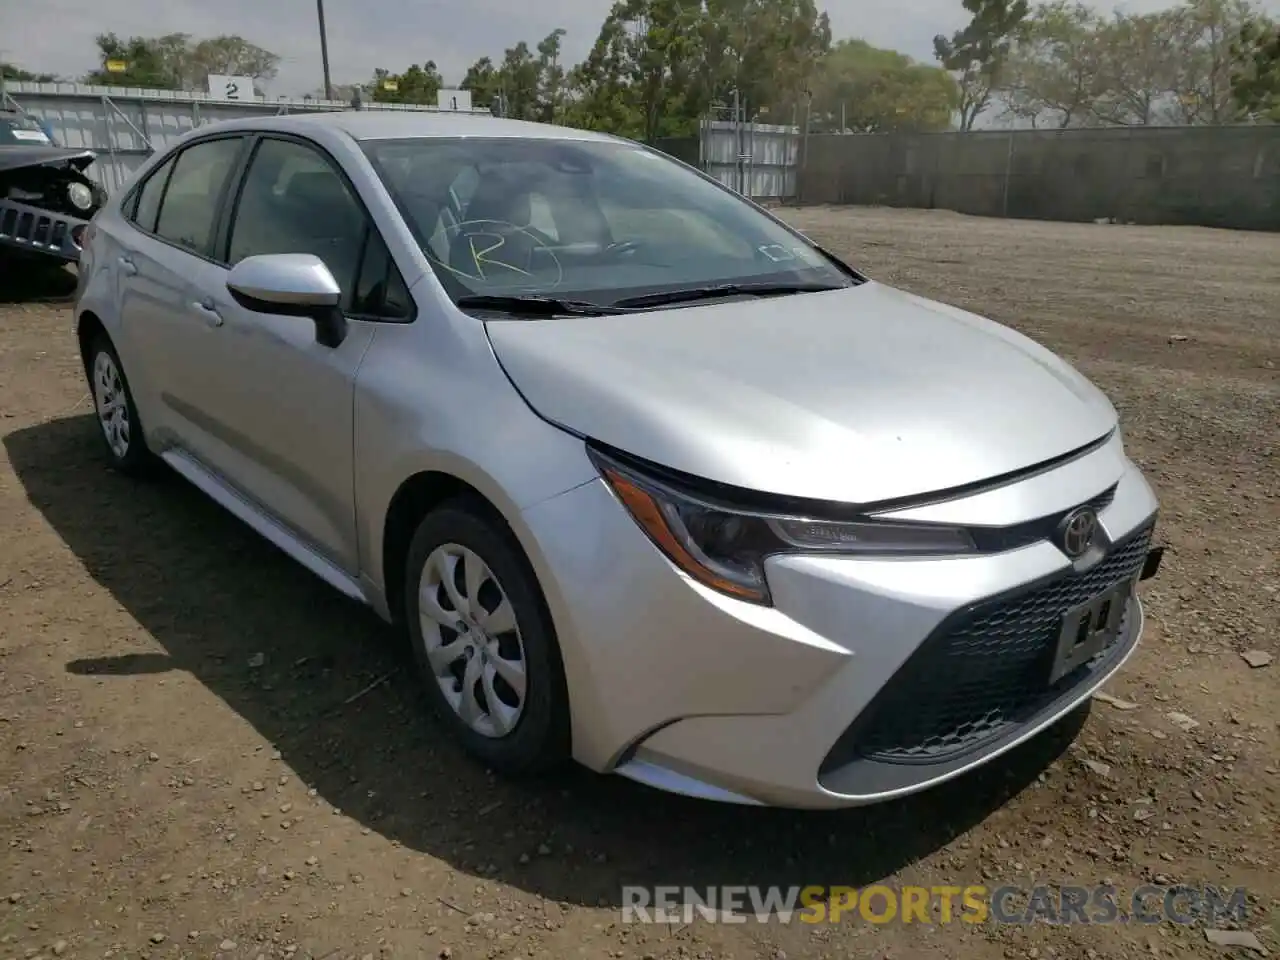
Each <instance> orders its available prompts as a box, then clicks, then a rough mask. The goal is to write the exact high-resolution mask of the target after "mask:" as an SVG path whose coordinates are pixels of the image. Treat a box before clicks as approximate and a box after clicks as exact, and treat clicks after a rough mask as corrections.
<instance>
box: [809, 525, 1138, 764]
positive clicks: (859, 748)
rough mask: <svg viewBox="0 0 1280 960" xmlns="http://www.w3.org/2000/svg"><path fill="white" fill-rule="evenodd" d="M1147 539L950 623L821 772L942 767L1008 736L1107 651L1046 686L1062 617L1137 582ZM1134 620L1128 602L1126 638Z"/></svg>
mask: <svg viewBox="0 0 1280 960" xmlns="http://www.w3.org/2000/svg"><path fill="white" fill-rule="evenodd" d="M1151 534H1152V531H1151V530H1150V529H1146V530H1143V531H1142V532H1140V533H1138V534H1137V535H1135V536H1133V537H1131V538H1129V539H1128V540H1126V541H1125V542H1124V543H1122V544H1118V545H1117V546H1115V547H1113V548H1112V552H1111V554H1110V555H1109V556H1108V557H1107V558H1106V559H1105V560H1103V561H1102V562H1101V563H1099V564H1098V565H1097V566H1095V567H1093V568H1092V569H1090V570H1087V571H1085V572H1084V573H1080V574H1075V573H1072V574H1068V575H1067V576H1065V577H1062V578H1059V579H1057V580H1054V581H1052V582H1049V583H1046V584H1042V585H1040V586H1038V587H1035V588H1033V589H1032V590H1030V591H1029V592H1027V593H1023V594H1020V595H1017V596H1013V597H1007V598H1003V599H999V600H994V601H990V602H988V603H985V604H981V605H979V606H977V607H975V608H974V609H972V610H970V611H969V612H968V613H966V614H964V615H963V616H962V617H961V618H960V619H958V620H954V621H952V622H950V623H947V624H944V625H943V627H942V628H941V630H940V631H939V632H938V633H935V634H934V635H933V636H932V637H930V639H929V640H927V641H925V643H923V644H922V645H921V647H920V649H919V650H917V651H916V652H915V653H914V654H913V655H912V656H911V658H910V659H909V660H908V661H907V662H906V663H905V664H904V665H903V666H902V667H901V668H900V669H899V670H898V672H897V673H895V674H894V675H893V677H892V678H891V679H890V680H889V682H888V683H887V684H886V685H885V687H884V688H883V689H882V690H881V691H880V693H879V694H878V695H877V696H876V698H875V699H874V700H873V701H872V703H871V704H870V705H869V706H868V707H867V709H865V710H864V711H863V712H862V713H861V714H860V715H859V716H858V718H857V720H855V721H854V724H853V726H851V727H850V728H849V729H848V730H847V731H845V733H844V735H842V736H841V738H840V739H839V740H838V741H837V742H836V745H835V747H833V748H832V750H831V753H830V754H829V755H828V757H827V759H826V761H825V762H824V763H823V770H824V772H825V771H828V770H832V769H835V768H837V767H840V766H843V765H844V764H847V763H849V762H852V761H854V760H859V759H865V760H879V761H881V762H890V763H938V762H940V761H942V760H945V759H947V758H949V757H953V756H955V755H957V754H960V753H965V752H968V751H970V750H973V749H976V748H977V747H979V746H981V745H983V744H984V743H986V742H988V741H990V740H993V739H995V738H997V737H999V736H1000V735H1001V734H1004V733H1007V732H1009V730H1010V728H1012V727H1014V726H1016V725H1018V724H1020V723H1022V722H1024V721H1025V720H1026V719H1028V718H1029V717H1031V716H1032V715H1033V714H1035V713H1036V712H1037V711H1038V710H1040V709H1042V708H1043V707H1045V706H1047V705H1048V704H1049V703H1051V702H1052V701H1053V700H1055V699H1057V698H1058V697H1059V696H1061V695H1062V694H1063V693H1064V692H1066V691H1067V690H1069V689H1070V688H1072V687H1074V686H1076V685H1077V684H1079V683H1081V682H1082V681H1083V680H1085V679H1086V678H1087V676H1088V675H1089V674H1090V673H1091V672H1092V671H1093V670H1095V669H1097V666H1098V663H1099V662H1102V661H1105V659H1106V655H1107V653H1108V652H1111V651H1103V652H1102V654H1100V656H1099V657H1098V658H1095V660H1094V661H1093V662H1091V663H1086V664H1083V665H1081V666H1080V667H1079V668H1077V669H1076V670H1075V671H1073V672H1072V673H1070V674H1068V675H1067V676H1065V677H1063V678H1062V679H1061V680H1059V681H1058V682H1057V683H1056V684H1054V685H1053V686H1050V685H1049V683H1048V681H1049V673H1050V668H1051V665H1052V661H1053V655H1054V650H1055V648H1056V645H1057V641H1058V631H1059V629H1060V626H1061V620H1062V617H1063V615H1064V614H1066V612H1067V611H1068V610H1070V609H1071V608H1072V607H1074V606H1076V605H1078V604H1081V603H1084V602H1085V601H1087V600H1089V599H1090V598H1092V597H1094V596H1095V595H1097V594H1098V593H1100V592H1102V591H1103V590H1105V589H1107V588H1108V587H1110V586H1112V585H1114V584H1117V583H1119V582H1120V581H1122V580H1124V579H1127V578H1130V577H1134V576H1136V575H1137V573H1138V571H1139V569H1140V568H1141V566H1142V562H1143V559H1144V558H1145V557H1146V554H1147V550H1148V548H1149V546H1150V543H1151ZM1131 615H1132V603H1131V604H1130V610H1127V611H1126V612H1125V621H1126V622H1125V623H1124V624H1123V625H1122V628H1121V630H1120V631H1119V636H1120V637H1124V636H1127V634H1128V630H1127V627H1128V623H1127V621H1128V619H1129V617H1130V616H1131ZM1113 646H1114V644H1113Z"/></svg>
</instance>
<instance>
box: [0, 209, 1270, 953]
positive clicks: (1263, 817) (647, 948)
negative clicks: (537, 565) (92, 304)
mask: <svg viewBox="0 0 1280 960" xmlns="http://www.w3.org/2000/svg"><path fill="white" fill-rule="evenodd" d="M784 215H785V216H786V217H788V218H789V219H790V220H792V221H793V222H794V223H796V224H797V225H798V226H800V228H801V229H803V230H805V231H806V232H808V233H809V234H810V235H811V236H812V237H813V238H814V239H816V240H818V241H819V242H821V243H823V244H824V245H826V246H828V247H829V248H830V249H832V250H833V251H836V252H838V253H840V254H842V255H845V256H847V257H848V258H849V259H850V260H851V261H852V262H854V263H855V264H857V265H859V266H861V267H863V268H864V269H866V270H867V271H869V272H870V273H872V274H873V275H874V276H876V277H877V278H879V279H882V280H885V281H887V282H890V283H894V284H896V285H899V286H902V287H905V288H908V289H910V290H912V291H915V292H918V293H921V294H925V295H928V296H933V297H936V298H939V299H942V300H946V301H950V302H953V303H956V304H959V305H961V306H964V307H967V308H970V309H974V310H977V311H980V312H983V313H986V314H988V315H990V316H992V317H994V318H995V319H997V320H1000V321H1002V322H1006V323H1009V324H1011V325H1013V326H1015V327H1017V328H1018V329H1020V330H1022V331H1024V332H1026V333H1028V334H1030V335H1032V336H1034V337H1036V338H1038V339H1039V340H1041V341H1042V342H1043V343H1045V344H1047V345H1048V346H1050V347H1051V348H1054V349H1056V350H1059V351H1061V352H1062V353H1064V354H1065V355H1066V356H1067V357H1069V358H1070V359H1071V360H1073V361H1074V362H1076V363H1077V364H1078V365H1079V366H1080V367H1081V368H1082V369H1083V370H1084V371H1085V372H1086V373H1087V374H1088V375H1090V376H1091V377H1093V378H1094V379H1095V381H1096V382H1098V383H1099V384H1100V385H1101V386H1102V387H1103V388H1104V389H1105V390H1106V391H1107V392H1108V393H1109V394H1110V396H1111V397H1112V398H1113V400H1114V402H1115V403H1116V406H1117V407H1118V409H1119V410H1120V411H1121V414H1122V416H1123V420H1124V432H1125V437H1126V442H1127V445H1128V448H1129V450H1130V452H1131V455H1132V456H1133V457H1134V458H1135V459H1136V460H1137V461H1138V462H1139V463H1140V464H1141V465H1142V466H1143V467H1144V468H1145V469H1146V470H1147V471H1148V475H1149V477H1150V478H1151V480H1152V482H1153V483H1154V485H1155V486H1156V487H1157V490H1158V492H1159V494H1160V497H1161V499H1162V504H1163V521H1162V527H1161V537H1162V538H1163V540H1164V541H1165V542H1166V543H1167V544H1168V545H1169V547H1170V551H1169V553H1168V554H1167V555H1166V559H1165V565H1164V568H1163V569H1162V571H1161V574H1160V576H1159V577H1158V579H1156V580H1154V581H1150V582H1148V583H1147V584H1145V585H1144V587H1145V597H1146V601H1147V611H1148V615H1149V619H1148V632H1147V635H1146V639H1145V641H1144V644H1143V646H1142V647H1141V648H1140V651H1139V653H1138V654H1137V655H1136V656H1135V658H1134V659H1133V660H1132V661H1131V662H1130V664H1129V665H1128V666H1127V667H1126V668H1125V670H1124V671H1123V672H1122V674H1121V675H1120V676H1119V677H1118V678H1117V680H1116V681H1115V682H1113V684H1111V686H1110V687H1109V692H1110V694H1111V695H1113V696H1114V697H1117V698H1121V699H1120V702H1119V703H1116V702H1115V701H1111V702H1108V701H1105V700H1095V701H1094V703H1093V705H1092V709H1091V710H1090V711H1088V712H1087V714H1082V715H1078V716H1076V717H1074V718H1072V719H1071V720H1069V721H1068V722H1066V723H1064V724H1063V725H1062V726H1060V727H1059V728H1058V729H1056V730H1054V731H1051V732H1050V733H1049V734H1048V735H1046V736H1045V737H1043V738H1041V739H1039V740H1037V741H1035V742H1033V743H1031V744H1029V745H1027V746H1026V747H1024V748H1023V749H1021V750H1020V751H1018V752H1017V753H1016V754H1015V755H1014V756H1012V757H1009V758H1005V759H1003V760H1001V761H998V762H996V763H994V764H992V765H989V766H988V767H987V768H985V769H984V770H983V771H981V772H980V773H979V774H978V775H976V776H971V777H968V778H965V779H963V780H962V781H960V782H957V783H953V784H950V785H947V786H945V787H943V788H941V789H938V790H935V791H934V792H932V793H929V794H926V795H923V796H920V797H917V798H914V799H912V800H910V801H908V802H905V803H899V804H893V805H888V806H885V807H878V808H871V809H862V810H853V811H846V812H840V813H834V814H813V813H795V812H789V811H774V810H757V809H745V808H733V807H722V806H716V805H712V804H707V803H700V802H696V801H690V800H684V799H680V798H674V797H667V796H663V795H660V794H656V793H654V792H651V791H649V790H647V789H645V788H642V787H639V786H637V785H634V784H630V783H628V782H625V781H621V780H618V779H614V778H604V777H597V776H594V775H590V774H587V773H585V772H572V773H570V774H568V775H567V776H565V777H564V778H563V779H559V780H556V781H554V782H550V783H539V784H533V785H529V784H519V785H517V784H508V783H505V782H503V781H500V780H496V779H494V778H493V777H491V776H489V775H487V774H486V772H485V771H484V770H482V769H479V768H477V767H476V766H475V765H473V764H471V763H470V762H468V761H467V760H465V759H463V758H462V757H461V755H460V754H459V752H458V751H457V750H456V749H455V748H454V747H453V746H452V745H451V744H450V743H448V742H447V741H443V740H441V739H440V738H439V737H438V736H437V729H436V727H435V725H434V724H433V723H432V722H431V721H429V720H428V719H427V718H426V716H425V712H424V709H423V707H422V704H421V701H420V699H419V697H418V694H417V692H416V690H415V687H414V684H413V682H412V680H411V679H410V677H409V673H408V670H407V668H406V660H405V659H404V655H403V653H402V652H401V651H400V649H399V648H398V647H397V645H396V643H395V642H394V638H392V637H390V636H389V632H388V631H386V630H384V629H383V628H382V627H381V626H380V625H379V624H378V622H377V621H376V620H375V619H374V618H373V617H372V616H371V615H369V614H367V613H365V612H363V611H362V610H360V609H357V608H355V607H354V606H353V605H351V604H349V603H348V602H346V601H345V600H343V599H342V598H341V597H340V596H338V595H337V594H336V593H335V592H333V591H331V590H330V589H329V588H328V587H326V586H325V585H323V584H322V583H321V582H320V581H318V580H316V579H315V578H314V577H312V576H311V575H310V574H308V573H306V572H305V571H303V570H302V569H301V568H299V567H297V566H295V565H294V564H293V563H292V562H291V561H290V560H288V559H286V558H285V557H284V556H283V555H282V554H280V553H278V552H276V551H275V550H274V549H273V548H271V547H270V546H268V545H267V544H266V543H265V542H263V541H261V540H259V539H258V538H257V537H256V536H255V535H254V534H253V533H251V532H250V531H248V530H247V529H246V528H244V527H242V526H240V525H239V524H238V523H237V522H236V521H234V520H233V519H231V518H230V517H229V516H228V515H226V514H224V513H223V512H222V511H221V510H220V508H218V507H217V506H215V505H213V504H212V503H210V502H208V501H206V500H205V499H203V498H202V497H201V495H199V494H198V493H196V492H195V491H194V490H193V489H191V488H189V487H187V486H185V485H184V484H183V483H182V482H180V481H179V480H177V479H176V478H171V479H161V480H159V481H156V482H153V483H149V484H143V485H139V484H136V483H133V482H130V481H127V480H125V479H122V478H120V477H118V476H115V475H113V474H111V473H109V472H108V471H107V470H106V469H105V468H104V465H103V460H102V458H101V457H100V455H99V450H98V440H97V437H96V436H95V430H96V426H95V423H94V421H93V418H92V416H91V414H90V407H89V400H88V396H87V393H86V388H85V384H84V381H83V377H82V374H81V371H80V370H79V369H78V365H77V358H76V355H75V347H74V342H73V337H72V333H71V319H70V315H69V311H68V309H67V304H66V302H65V301H62V302H57V301H56V300H55V301H52V302H38V301H33V300H32V299H30V298H29V297H28V298H27V299H26V300H25V301H23V302H16V303H15V302H10V303H7V304H6V305H2V306H0V437H2V439H3V452H2V456H3V460H2V461H0V840H2V842H0V958H4V957H14V958H31V957H37V956H39V957H42V958H47V957H53V956H63V957H95V958H96V957H101V958H110V957H119V958H125V957H129V958H134V957H138V958H157V960H158V958H172V957H213V956H215V955H217V956H220V957H222V958H224V960H233V958H234V960H240V958H246V960H258V958H279V957H285V958H288V957H295V958H309V957H310V958H322V957H323V958H347V957H350V958H363V960H374V958H379V960H380V958H382V957H431V958H435V957H452V958H458V960H462V958H467V960H469V958H484V960H494V958H499V957H501V958H515V957H525V958H534V957H546V958H561V957H565V958H568V957H589V958H604V957H616V958H627V960H640V958H675V957H680V958H716V960H725V958H730V957H732V958H736V960H748V958H765V960H781V958H784V957H788V958H793V960H794V958H820V957H821V958H831V960H836V958H841V960H843V958H851V957H859V958H862V957H867V958H877V960H883V958H893V960H900V958H913V957H930V958H965V960H970V958H972V960H987V958H1006V957H1007V958H1022V957H1026V958H1054V960H1074V958H1082V960H1102V958H1117V957H1188V956H1195V957H1201V956H1223V957H1227V956H1252V955H1254V954H1252V953H1250V952H1249V951H1248V950H1246V949H1243V948H1238V947H1236V948H1232V947H1224V946H1220V945H1215V944H1211V943H1209V942H1208V941H1207V938H1206V935H1205V930H1204V927H1203V925H1202V924H1196V925H1191V926H1187V925H1180V924H1176V923H1160V924H1154V925H1144V924H1135V923H1130V924H1113V925H1088V926H1086V925H1071V926H1064V925H1053V924H1046V923H1037V924H1035V925H1033V926H1025V925H999V924H994V923H987V924H979V925H971V924H951V925H943V924H933V925H926V924H920V923H913V924H901V923H890V924H886V925H876V924H871V923H867V922H865V921H864V920H863V919H861V918H859V917H858V916H857V915H856V913H855V914H853V915H851V916H849V917H847V918H845V920H844V921H843V922H841V923H840V924H838V925H808V924H802V923H798V922H793V923H791V924H781V923H777V922H774V923H770V924H757V923H754V922H750V923H746V924H712V923H709V922H707V921H705V920H702V919H698V920H695V922H694V923H692V924H690V925H681V924H661V925H653V926H638V925H632V924H623V923H621V922H620V921H621V914H620V911H619V905H620V903H621V891H620V887H621V885H622V884H677V885H686V884H687V885H694V886H706V885H709V884H715V883H724V884H739V885H741V884H781V885H784V886H786V885H792V884H797V885H806V884H849V885H854V886H862V885H866V884H869V883H873V882H877V881H882V882H885V883H889V884H926V885H934V884H954V885H957V886H964V885H967V884H975V883H985V884H987V885H989V886H995V885H999V884H1015V885H1022V886H1030V885H1031V884H1032V883H1050V884H1079V885H1091V884H1100V883H1108V884H1112V885H1114V886H1116V887H1117V888H1118V889H1119V890H1120V891H1121V895H1122V898H1123V897H1124V896H1125V895H1127V892H1129V891H1133V890H1135V889H1136V888H1138V887H1139V886H1140V885H1141V884H1144V883H1156V884H1162V885H1164V884H1172V883H1187V884H1193V885H1198V884H1213V885H1216V886H1219V887H1225V888H1232V887H1237V886H1242V887H1245V888H1247V890H1248V891H1249V895H1250V907H1249V914H1248V917H1247V920H1246V924H1245V925H1246V926H1247V928H1248V929H1249V930H1251V931H1252V932H1253V933H1254V934H1255V935H1256V936H1257V937H1258V939H1259V942H1260V944H1261V945H1263V946H1264V947H1265V948H1267V949H1268V950H1269V951H1270V952H1271V953H1272V955H1274V954H1275V953H1276V951H1280V862H1278V861H1280V829H1277V824H1278V822H1280V821H1278V819H1277V817H1278V811H1277V792H1278V791H1277V786H1278V784H1280V774H1278V772H1277V765H1278V764H1280V750H1277V741H1278V740H1280V729H1278V727H1277V715H1278V706H1280V659H1278V660H1276V661H1274V662H1271V663H1269V664H1265V665H1262V666H1257V667H1254V666H1251V665H1250V663H1249V662H1247V660H1246V658H1245V657H1244V656H1243V655H1242V654H1245V653H1247V652H1250V651H1262V652H1263V653H1269V654H1271V655H1273V656H1274V655H1276V654H1280V640H1278V637H1280V595H1278V593H1280V569H1278V565H1277V555H1278V553H1277V547H1276V542H1277V540H1276V535H1277V532H1280V460H1278V458H1277V445H1278V441H1280V371H1278V370H1277V364H1280V236H1276V235H1261V234H1254V235H1249V234H1243V233H1232V232H1226V231H1213V230H1202V229H1167V228H1137V227H1126V226H1119V225H1106V226H1103V225H1092V224H1089V225H1061V224H1044V223H1029V222H1011V223H1010V222H1001V221H998V220H981V219H972V218H967V217H961V216H958V215H953V214H945V213H928V212H892V211H882V210H835V209H809V210H803V211H797V210H792V211H784ZM20 279H21V278H8V279H7V280H5V281H3V283H0V300H8V301H15V300H21V299H22V298H21V296H19V295H16V294H14V292H13V291H14V289H15V288H16V287H17V286H18V285H19V283H18V281H19V280H20ZM28 292H30V291H28ZM1254 659H1255V662H1259V663H1261V662H1263V661H1265V660H1266V657H1264V656H1255V657H1254ZM383 678H385V679H383ZM380 680H381V682H378V681H380ZM371 684H373V686H372V687H371V688H370V685H371Z"/></svg>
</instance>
